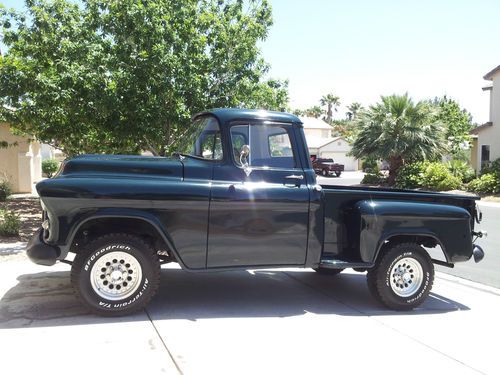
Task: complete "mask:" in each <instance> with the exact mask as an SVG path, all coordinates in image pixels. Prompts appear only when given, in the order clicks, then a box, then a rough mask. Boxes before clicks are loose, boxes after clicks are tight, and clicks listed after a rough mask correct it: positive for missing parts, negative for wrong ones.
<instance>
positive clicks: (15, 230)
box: [0, 210, 21, 237]
mask: <svg viewBox="0 0 500 375" xmlns="http://www.w3.org/2000/svg"><path fill="white" fill-rule="evenodd" d="M20 227H21V220H20V219H19V216H18V215H17V214H16V213H15V212H14V211H9V210H0V236H4V237H13V236H19V228H20Z"/></svg>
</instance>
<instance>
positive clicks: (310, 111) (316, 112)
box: [305, 105, 323, 118]
mask: <svg viewBox="0 0 500 375" xmlns="http://www.w3.org/2000/svg"><path fill="white" fill-rule="evenodd" d="M305 114H306V116H309V117H314V118H319V117H320V116H321V115H322V114H323V110H322V109H321V107H319V106H317V105H315V106H314V107H311V108H307V109H306V110H305Z"/></svg>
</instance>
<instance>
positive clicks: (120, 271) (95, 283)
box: [90, 251, 142, 301]
mask: <svg viewBox="0 0 500 375" xmlns="http://www.w3.org/2000/svg"><path fill="white" fill-rule="evenodd" d="M141 280H142V268H141V265H140V263H139V261H138V260H137V259H136V258H135V257H134V256H132V255H130V254H129V253H125V252H123V251H114V252H111V253H107V254H105V255H103V256H102V257H101V258H99V259H98V260H97V261H96V263H95V264H94V265H93V267H92V270H91V272H90V283H91V285H92V289H93V290H94V292H96V293H97V295H99V296H100V297H102V298H105V299H107V300H111V301H117V300H121V299H124V298H127V297H129V296H131V295H132V294H133V293H134V292H135V291H136V290H137V289H138V288H139V285H140V283H141Z"/></svg>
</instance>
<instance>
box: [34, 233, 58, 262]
mask: <svg viewBox="0 0 500 375" xmlns="http://www.w3.org/2000/svg"><path fill="white" fill-rule="evenodd" d="M42 235H43V231H42V229H41V228H40V229H39V230H38V232H36V233H35V234H34V235H33V237H31V239H30V240H29V242H28V246H27V247H26V254H27V255H28V258H30V260H31V261H32V262H33V263H36V264H40V265H42V266H53V265H54V264H55V263H56V261H57V258H58V257H59V256H60V255H61V249H59V247H57V246H52V245H48V244H46V243H45V242H43V238H42Z"/></svg>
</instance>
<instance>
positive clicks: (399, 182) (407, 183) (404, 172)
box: [396, 162, 428, 189]
mask: <svg viewBox="0 0 500 375" xmlns="http://www.w3.org/2000/svg"><path fill="white" fill-rule="evenodd" d="M427 164H428V162H415V163H411V164H406V165H405V166H404V167H403V168H401V169H400V170H399V173H398V175H397V176H396V187H397V188H400V189H416V188H419V187H422V183H423V178H424V169H425V166H426V165H427Z"/></svg>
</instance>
